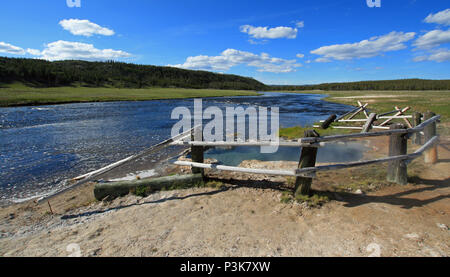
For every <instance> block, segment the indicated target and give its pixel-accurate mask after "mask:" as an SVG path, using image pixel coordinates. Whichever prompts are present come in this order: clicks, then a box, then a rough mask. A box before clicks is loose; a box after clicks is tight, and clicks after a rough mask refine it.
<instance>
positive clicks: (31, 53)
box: [27, 48, 41, 56]
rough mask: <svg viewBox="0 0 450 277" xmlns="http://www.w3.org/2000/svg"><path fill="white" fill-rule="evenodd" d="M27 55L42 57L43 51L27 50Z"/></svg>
mask: <svg viewBox="0 0 450 277" xmlns="http://www.w3.org/2000/svg"><path fill="white" fill-rule="evenodd" d="M27 53H28V54H30V55H33V56H40V55H41V51H39V50H37V49H30V48H28V49H27Z"/></svg>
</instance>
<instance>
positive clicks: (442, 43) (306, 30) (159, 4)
mask: <svg viewBox="0 0 450 277" xmlns="http://www.w3.org/2000/svg"><path fill="white" fill-rule="evenodd" d="M67 2H74V3H76V2H77V0H69V1H67V0H51V1H35V0H14V1H3V3H2V13H1V15H2V16H1V17H0V56H7V57H28V58H41V59H46V60H50V61H54V60H64V59H82V60H89V61H93V60H118V61H124V62H131V63H138V64H152V65H164V66H166V65H167V66H173V67H180V68H186V69H201V70H209V71H215V72H223V73H231V74H239V75H244V76H250V77H253V78H255V79H257V80H260V81H262V82H265V83H267V84H313V83H323V82H335V81H358V80H381V79H397V78H430V79H449V78H450V1H448V0H433V1H430V0H395V1H394V0H381V1H380V2H381V7H372V8H370V7H369V6H368V4H367V0H339V1H337V0H334V1H332V0H321V1H312V0H307V1H302V0H295V1H284V0H278V1H265V0H257V1H250V0H240V1H234V0H227V1H218V0H217V1H216V0H176V1H175V0H166V1H160V0H148V1H141V0H129V1H124V0H120V1H119V0H79V2H81V7H69V6H73V4H71V5H68V3H67Z"/></svg>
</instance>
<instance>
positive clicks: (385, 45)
mask: <svg viewBox="0 0 450 277" xmlns="http://www.w3.org/2000/svg"><path fill="white" fill-rule="evenodd" d="M415 35H416V34H415V33H413V32H410V33H403V32H391V33H389V34H386V35H383V36H379V37H372V38H370V39H369V40H362V41H360V42H356V43H346V44H335V45H330V46H323V47H320V48H318V49H315V50H313V51H311V53H312V54H316V55H321V56H322V57H321V58H319V59H320V60H319V59H317V60H316V61H318V60H319V62H324V61H325V60H330V59H335V60H348V59H355V58H370V57H374V56H377V55H380V54H382V53H383V52H389V51H397V50H401V49H404V48H406V45H405V44H404V43H405V42H407V41H409V40H411V39H413V38H414V36H415Z"/></svg>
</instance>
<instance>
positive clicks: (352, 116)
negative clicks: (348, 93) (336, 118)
mask: <svg viewBox="0 0 450 277" xmlns="http://www.w3.org/2000/svg"><path fill="white" fill-rule="evenodd" d="M368 105H369V103H366V104H364V105H363V106H361V107H359V108H358V109H357V110H356V112H355V113H354V114H352V115H351V116H350V117H349V118H348V119H352V118H354V117H355V116H356V115H358V114H359V113H360V112H361V111H362V110H364V109H365V108H366V107H367V106H368Z"/></svg>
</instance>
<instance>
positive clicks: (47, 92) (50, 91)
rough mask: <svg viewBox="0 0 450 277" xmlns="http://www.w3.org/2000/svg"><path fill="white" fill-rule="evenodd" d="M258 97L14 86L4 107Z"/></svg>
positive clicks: (0, 94) (1, 95)
mask: <svg viewBox="0 0 450 277" xmlns="http://www.w3.org/2000/svg"><path fill="white" fill-rule="evenodd" d="M256 95H260V93H257V92H256V91H246V90H219V89H182V88H145V89H126V88H124V89H118V88H90V87H52V88H32V87H27V86H23V85H13V86H11V87H3V88H2V87H0V107H14V106H37V105H55V104H67V103H84V102H111V101H146V100H161V99H183V98H207V97H220V96H256Z"/></svg>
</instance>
